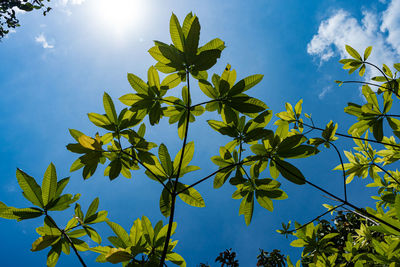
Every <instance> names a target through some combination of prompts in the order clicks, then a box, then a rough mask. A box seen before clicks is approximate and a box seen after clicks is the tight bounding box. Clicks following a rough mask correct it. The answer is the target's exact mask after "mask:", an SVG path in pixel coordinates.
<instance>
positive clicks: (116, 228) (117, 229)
mask: <svg viewBox="0 0 400 267" xmlns="http://www.w3.org/2000/svg"><path fill="white" fill-rule="evenodd" d="M106 222H107V224H108V226H110V227H111V229H112V231H113V232H114V233H115V234H116V235H117V237H118V238H119V240H120V241H121V242H122V244H123V245H124V248H127V247H129V246H130V245H131V241H130V239H129V235H128V233H127V232H126V231H125V229H124V228H122V226H120V225H119V224H117V223H114V222H111V221H106Z"/></svg>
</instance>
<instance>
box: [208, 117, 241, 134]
mask: <svg viewBox="0 0 400 267" xmlns="http://www.w3.org/2000/svg"><path fill="white" fill-rule="evenodd" d="M207 122H208V124H209V125H210V126H211V128H213V129H214V130H216V131H217V132H219V133H220V134H223V135H228V136H230V137H233V138H235V137H237V136H238V135H239V132H238V131H237V129H236V127H233V126H230V125H227V124H226V123H224V122H222V121H215V120H208V121H207Z"/></svg>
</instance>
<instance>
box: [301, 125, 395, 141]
mask: <svg viewBox="0 0 400 267" xmlns="http://www.w3.org/2000/svg"><path fill="white" fill-rule="evenodd" d="M298 122H299V123H301V124H303V125H304V126H307V127H309V128H312V129H314V130H319V131H324V129H322V128H319V127H315V126H313V125H309V124H307V123H304V122H300V121H298ZM335 134H336V135H338V136H342V137H346V138H351V139H357V140H361V141H368V142H371V143H376V144H381V145H387V146H392V147H397V148H400V145H395V144H390V143H386V142H381V141H376V140H373V139H367V138H362V137H357V136H351V135H348V134H341V133H335Z"/></svg>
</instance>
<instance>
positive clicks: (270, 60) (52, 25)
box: [0, 0, 400, 266]
mask: <svg viewBox="0 0 400 267" xmlns="http://www.w3.org/2000/svg"><path fill="white" fill-rule="evenodd" d="M107 2H108V3H110V2H112V3H113V5H114V6H109V5H110V4H107ZM50 5H51V6H52V7H53V10H52V11H51V12H50V13H49V14H48V15H47V16H46V17H43V16H41V14H40V13H39V12H37V13H28V14H19V16H20V20H21V24H22V27H19V28H18V29H16V31H15V32H12V33H10V34H9V35H8V37H7V38H6V39H4V40H3V41H2V42H1V43H0V47H1V48H0V58H1V63H0V88H1V90H2V92H3V94H2V97H1V98H0V114H1V115H2V116H1V117H0V127H1V131H0V147H1V149H0V158H1V161H0V162H1V163H0V172H1V174H2V175H1V179H2V182H1V183H0V200H1V201H3V202H5V203H6V204H8V205H11V206H16V207H25V206H29V203H27V201H26V200H25V199H24V198H23V197H22V195H21V193H20V191H21V190H20V189H19V187H18V184H17V182H16V179H15V169H16V167H19V168H21V169H23V170H24V171H26V172H27V173H29V174H31V175H32V176H34V177H40V178H39V179H41V177H42V176H43V173H44V171H45V169H46V167H47V166H48V164H49V163H50V162H53V163H54V164H55V165H56V167H57V172H58V175H59V177H65V176H71V182H70V184H69V186H68V187H67V191H69V192H72V193H81V194H82V197H81V199H80V201H79V203H81V205H82V206H83V207H84V209H86V208H87V206H88V205H89V204H90V202H91V200H92V199H93V198H95V197H96V196H99V198H100V209H106V210H108V211H109V218H110V219H111V220H112V221H115V222H117V223H119V224H121V225H122V226H124V227H125V228H126V229H129V228H130V227H131V225H132V223H133V221H134V220H135V219H136V218H138V217H141V216H142V215H146V216H148V217H149V218H150V219H151V221H152V223H153V224H155V223H156V222H157V221H158V220H164V222H166V219H165V218H164V217H163V216H162V215H161V213H160V211H159V208H158V201H159V195H160V193H161V189H162V188H161V186H160V185H158V184H155V183H154V182H153V181H151V180H149V179H148V178H146V177H145V176H144V174H143V173H142V172H141V171H139V172H136V173H133V178H132V179H130V180H128V179H125V178H123V177H120V178H118V179H116V180H114V181H113V182H110V181H109V180H108V178H105V177H103V175H102V169H100V170H98V171H97V172H96V174H95V175H94V177H92V178H90V179H89V180H87V181H83V179H82V178H81V175H80V172H79V171H78V172H74V173H69V167H70V165H71V163H72V162H73V161H74V160H75V158H76V156H75V155H74V154H72V153H70V152H69V151H67V150H66V148H65V145H66V144H68V143H70V142H73V139H72V138H71V137H70V135H69V133H68V128H73V129H78V130H80V131H83V132H85V133H86V134H88V135H94V134H95V133H96V131H98V129H97V128H96V127H95V126H93V125H91V123H90V121H89V120H88V119H87V116H86V114H87V113H89V112H97V113H102V112H103V108H102V95H103V92H104V91H106V92H108V93H109V94H110V96H111V97H112V98H113V99H114V101H115V102H116V103H117V104H116V105H117V108H119V109H121V108H123V105H122V104H121V103H118V100H117V99H118V98H119V97H120V96H122V95H124V94H127V93H131V92H132V89H131V88H130V86H129V83H128V82H127V79H126V73H127V72H130V73H134V74H136V75H138V76H140V77H143V78H144V77H146V72H147V69H148V67H149V66H151V65H152V64H155V62H154V60H153V59H152V58H151V56H150V55H149V54H148V53H147V50H148V49H149V48H150V47H151V46H152V45H153V44H152V41H153V40H160V41H163V42H166V43H170V38H169V32H168V29H169V27H168V25H169V18H170V16H171V12H174V13H175V14H177V16H178V18H179V19H180V20H181V21H182V20H183V18H184V16H185V15H186V14H187V13H188V12H190V11H192V12H194V13H196V14H197V15H198V17H199V19H200V23H201V26H202V29H201V39H200V42H201V43H203V44H204V43H205V42H206V41H208V40H210V39H212V38H215V37H219V38H221V39H222V40H224V41H225V43H226V46H227V48H226V49H225V50H224V51H223V53H222V57H221V58H220V59H219V61H218V63H217V65H215V66H214V68H213V69H212V72H215V73H219V74H220V73H221V72H222V70H223V69H224V67H225V65H226V64H227V63H229V64H231V65H232V67H233V68H234V69H236V71H237V73H238V78H243V77H246V76H248V75H251V74H257V73H260V74H263V75H264V79H263V81H262V82H261V83H260V84H259V85H257V86H256V87H255V88H254V89H252V90H251V91H250V93H251V94H252V95H253V96H255V97H258V98H260V99H261V100H263V101H264V102H265V103H266V104H267V105H268V106H269V107H270V108H271V109H272V110H273V111H274V113H278V112H280V111H282V110H283V108H284V103H285V102H291V103H296V102H297V101H298V100H299V99H301V98H302V99H303V100H304V105H303V110H304V111H305V112H307V113H309V114H310V113H311V114H312V115H313V118H314V121H315V123H316V124H317V125H319V126H322V127H323V126H324V125H325V124H326V123H327V122H329V120H331V119H332V120H333V121H335V122H338V123H339V131H340V132H346V131H347V128H348V127H349V125H351V124H352V122H354V121H352V118H350V117H349V116H347V115H346V114H344V113H343V108H344V107H345V106H346V103H347V102H350V101H351V102H358V103H360V102H361V101H362V100H361V98H360V92H359V88H358V87H357V86H343V87H340V88H339V87H337V86H335V84H334V82H333V81H334V80H344V79H357V77H356V76H354V77H350V76H348V75H347V74H346V72H345V71H343V70H341V67H340V64H339V63H338V60H339V59H340V57H341V56H344V55H345V53H344V51H345V50H344V45H345V44H349V45H351V46H353V47H354V48H356V49H358V50H363V49H365V48H366V47H367V46H369V45H372V46H373V47H374V50H373V52H372V55H371V61H374V62H376V63H377V64H379V65H380V64H382V63H383V62H385V63H389V64H391V63H394V62H395V61H397V62H398V61H399V55H400V20H399V17H400V16H399V15H400V14H399V13H400V1H399V0H392V1H345V0H343V1H339V0H338V1H334V0H332V1H275V0H268V1H267V0H259V1H236V0H234V1H209V0H205V1H178V0H175V1H156V0H151V1H149V0H147V1H142V0H140V1H139V0H138V1H134V0H115V1H105V0H86V1H85V0H72V1H71V0H54V1H52V2H51V4H50ZM210 73H211V72H210ZM371 75H374V73H373V72H367V76H368V77H370V76H371ZM175 90H178V89H175ZM193 98H197V99H198V101H199V102H200V101H202V100H204V99H205V97H204V96H202V94H201V91H200V90H198V88H197V87H195V89H193ZM198 101H196V100H194V102H198ZM210 118H216V115H215V114H207V115H205V116H204V118H202V119H199V120H198V123H197V124H194V125H193V126H191V129H190V133H189V140H193V141H195V142H196V152H195V157H194V160H193V162H196V165H198V166H200V167H202V170H201V171H199V172H198V173H199V174H198V175H199V176H200V177H201V176H204V175H206V174H207V173H210V172H211V171H213V170H214V169H215V165H213V164H212V163H211V161H210V160H209V158H210V157H211V156H213V155H217V154H218V147H219V146H220V145H224V144H225V143H226V142H228V139H225V138H223V137H221V136H219V135H217V134H216V133H215V132H213V131H212V130H211V129H209V128H208V126H207V123H206V119H210ZM175 127H176V126H175V125H174V126H169V125H168V123H167V122H166V121H163V122H161V124H160V125H159V126H156V127H154V128H153V129H150V127H148V133H147V135H146V136H147V138H148V139H149V140H151V141H153V142H156V143H160V142H164V143H165V144H167V145H168V147H171V148H170V150H171V151H172V153H171V154H174V153H176V152H177V151H178V150H179V147H180V140H179V138H178V137H177V133H176V128H175ZM338 146H339V148H340V149H341V150H344V149H347V150H349V149H350V148H351V146H352V142H349V141H346V140H339V144H338ZM295 164H296V166H299V167H300V168H301V170H302V172H303V174H304V175H305V176H306V177H307V179H309V180H311V181H313V182H315V183H316V184H318V185H321V186H323V187H324V188H329V189H330V190H332V191H333V192H335V193H337V194H341V193H342V192H341V189H342V183H341V181H342V178H341V175H340V172H333V171H331V170H332V169H333V168H334V167H335V166H336V165H337V164H338V160H337V156H336V155H335V153H334V152H333V151H331V150H323V151H322V152H321V153H320V154H319V155H317V156H315V157H312V158H310V159H305V160H298V161H296V162H295ZM265 175H266V176H268V175H267V174H265ZM196 177H197V176H189V177H188V178H187V179H188V180H187V183H190V181H194V180H195V179H196ZM184 179H186V178H184ZM279 180H280V181H281V182H282V189H284V190H285V191H286V192H287V194H288V195H289V198H288V199H287V200H284V201H279V202H278V201H274V206H275V210H274V212H272V213H271V212H269V211H267V210H265V209H262V208H261V207H260V206H258V204H256V208H255V212H254V216H253V221H252V223H251V224H250V226H248V227H246V225H245V223H244V219H243V218H242V216H240V217H239V216H238V209H239V204H240V201H238V200H233V199H232V198H231V194H232V192H233V191H234V188H233V187H232V186H230V185H228V184H226V185H225V186H224V187H222V188H220V189H218V190H215V189H213V188H212V180H209V181H208V182H204V183H203V184H201V185H199V186H198V187H197V190H198V191H199V192H200V193H201V194H202V195H203V198H204V199H205V201H206V207H205V208H202V209H199V208H193V207H190V206H187V205H185V204H182V203H181V202H179V203H178V205H177V212H176V221H177V222H178V228H177V233H176V234H175V236H174V239H178V240H179V244H178V246H177V248H176V250H177V252H179V253H180V254H181V255H183V256H184V258H185V259H186V261H187V263H188V266H196V264H199V263H200V262H208V263H209V264H211V266H213V263H214V259H215V257H216V256H217V255H218V253H219V252H221V251H223V250H225V249H226V248H233V250H234V251H236V252H237V254H238V259H239V262H240V263H241V266H254V265H255V263H256V255H257V254H258V249H259V248H262V249H264V250H267V251H271V250H273V249H274V248H277V249H280V250H281V251H282V252H283V253H284V254H290V255H291V257H292V258H298V257H299V253H300V251H299V250H298V249H295V248H292V247H290V246H289V243H290V240H287V239H285V238H284V237H283V236H280V235H279V234H277V233H276V232H275V230H276V229H278V228H280V224H281V222H287V221H289V220H292V221H293V220H297V221H299V222H302V223H304V222H306V221H308V220H310V219H312V218H314V217H316V216H317V215H319V214H320V213H322V212H324V211H325V209H324V208H323V207H322V205H321V204H323V203H331V204H334V203H332V202H330V200H328V199H327V198H325V197H323V196H322V194H321V193H320V192H317V191H315V190H314V189H313V188H310V187H307V186H306V185H305V186H296V185H293V184H289V183H287V182H286V181H284V180H283V179H282V178H279ZM365 184H366V181H360V180H356V181H354V182H353V183H352V184H350V185H349V192H350V200H351V201H354V203H356V204H358V205H360V206H365V205H368V204H371V203H372V202H371V201H370V199H369V196H368V195H369V194H371V192H374V191H373V190H371V189H367V188H365ZM72 213H73V210H72V209H70V210H67V211H65V212H63V213H62V214H61V215H55V216H56V218H57V220H58V221H59V222H60V224H62V223H63V222H66V220H67V219H68V218H70V216H71V215H72ZM41 223H42V221H41V219H37V220H30V221H26V222H20V223H15V222H14V221H6V220H0V226H1V227H0V229H2V230H1V236H2V240H3V242H1V244H0V251H1V255H2V256H3V257H2V264H3V266H43V264H44V262H45V259H46V255H47V251H44V252H39V253H33V252H30V251H29V249H30V248H31V244H32V242H33V241H34V240H35V239H36V238H37V237H38V236H37V234H36V233H35V231H34V228H35V227H38V226H40V224H41ZM98 229H99V231H100V232H102V233H104V234H103V235H102V236H103V240H106V237H107V236H110V235H111V233H110V231H109V229H108V228H107V227H106V226H105V225H100V226H99V227H98ZM105 242H106V241H105ZM16 257H18V260H16ZM83 257H84V258H85V259H86V260H87V262H88V263H89V266H92V265H94V263H93V262H94V259H95V257H96V255H94V253H83ZM77 265H78V261H77V259H76V258H75V256H74V255H72V254H71V255H70V256H66V255H62V257H61V258H60V261H59V263H58V265H57V266H77ZM215 266H217V265H215Z"/></svg>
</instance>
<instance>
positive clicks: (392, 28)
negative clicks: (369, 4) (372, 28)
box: [381, 0, 400, 54]
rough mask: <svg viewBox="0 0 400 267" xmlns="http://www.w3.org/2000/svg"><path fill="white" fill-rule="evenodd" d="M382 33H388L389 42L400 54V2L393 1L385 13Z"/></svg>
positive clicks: (398, 0)
mask: <svg viewBox="0 0 400 267" xmlns="http://www.w3.org/2000/svg"><path fill="white" fill-rule="evenodd" d="M381 31H382V32H385V31H387V34H388V36H387V42H388V43H389V44H390V45H392V47H393V48H394V49H395V50H396V52H397V54H400V0H393V1H392V2H391V3H390V4H389V7H388V8H387V10H386V11H385V12H383V14H382V25H381Z"/></svg>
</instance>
